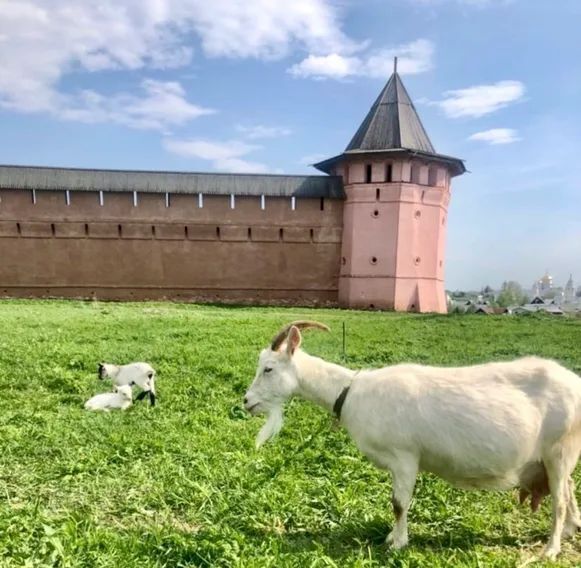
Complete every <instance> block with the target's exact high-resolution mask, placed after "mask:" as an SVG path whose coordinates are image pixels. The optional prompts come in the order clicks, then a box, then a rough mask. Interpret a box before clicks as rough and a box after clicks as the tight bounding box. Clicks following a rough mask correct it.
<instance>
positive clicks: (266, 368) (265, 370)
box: [264, 367, 272, 373]
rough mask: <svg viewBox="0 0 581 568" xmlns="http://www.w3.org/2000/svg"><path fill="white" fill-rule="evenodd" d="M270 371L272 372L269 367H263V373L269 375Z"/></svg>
mask: <svg viewBox="0 0 581 568" xmlns="http://www.w3.org/2000/svg"><path fill="white" fill-rule="evenodd" d="M270 371H272V368H271V367H264V372H265V373H270Z"/></svg>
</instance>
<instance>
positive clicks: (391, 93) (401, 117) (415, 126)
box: [313, 58, 466, 176]
mask: <svg viewBox="0 0 581 568" xmlns="http://www.w3.org/2000/svg"><path fill="white" fill-rule="evenodd" d="M380 153H389V154H390V155H393V156H402V155H405V156H408V157H412V156H418V157H420V158H424V159H427V160H431V161H435V162H440V163H443V164H445V165H446V166H447V167H448V171H449V172H450V175H452V176H457V175H461V174H463V173H464V172H466V167H465V166H464V163H463V161H462V160H460V159H458V158H454V157H452V156H447V155H445V154H438V153H436V150H435V149H434V146H433V145H432V143H431V142H430V139H429V137H428V134H427V132H426V130H425V128H424V126H423V124H422V121H421V120H420V117H419V116H418V113H417V111H416V108H415V107H414V104H413V103H412V100H411V98H410V96H409V94H408V92H407V90H406V88H405V87H404V84H403V82H402V80H401V77H400V76H399V74H398V73H397V58H396V59H395V61H394V70H393V74H392V76H391V77H390V78H389V81H388V82H387V84H386V85H385V87H383V89H382V90H381V93H379V96H378V97H377V99H376V100H375V102H374V103H373V106H372V107H371V110H370V111H369V112H368V113H367V116H366V117H365V119H364V120H363V122H362V123H361V126H360V127H359V128H358V129H357V132H356V133H355V136H353V138H352V140H351V142H349V144H348V145H347V148H345V151H344V152H343V153H342V154H339V155H338V156H334V157H332V158H328V159H327V160H323V161H322V162H318V163H316V164H313V165H314V167H315V168H317V169H318V170H321V171H322V172H325V173H328V174H330V173H332V172H333V171H334V168H335V166H336V164H337V163H339V162H342V161H345V160H348V159H350V158H352V157H353V156H354V155H362V154H369V155H371V154H380Z"/></svg>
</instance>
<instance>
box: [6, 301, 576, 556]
mask: <svg viewBox="0 0 581 568" xmlns="http://www.w3.org/2000/svg"><path fill="white" fill-rule="evenodd" d="M305 316H306V317H309V318H316V319H318V320H320V321H323V322H325V323H327V324H329V325H330V326H331V327H332V330H333V333H332V334H331V335H329V334H323V333H320V332H316V331H313V332H309V333H308V336H307V335H306V336H305V341H304V348H305V349H306V350H307V351H309V352H310V353H313V354H317V355H320V356H323V357H325V358H327V359H329V360H332V361H335V362H339V363H343V364H346V365H348V366H352V367H355V368H357V367H370V366H376V365H385V364H391V363H396V362H400V361H415V362H420V363H434V364H445V365H453V364H454V365H455V364H469V363H476V362H484V361H489V360H504V359H510V358H513V357H515V356H519V355H525V354H538V355H542V356H546V357H551V358H555V359H557V360H559V361H561V362H562V363H564V364H565V365H567V366H568V367H570V368H572V369H573V370H575V371H576V372H578V373H581V320H569V319H556V318H555V319H550V318H549V317H490V316H488V317H487V316H419V315H398V314H382V313H360V312H348V311H335V310H317V311H312V310H305V309H300V310H299V309H261V308H225V307H224V308H220V307H215V306H206V307H201V306H193V305H174V304H102V303H97V302H94V303H84V302H56V301H55V302H32V301H31V302H26V301H4V302H0V325H1V334H0V385H1V391H0V445H1V451H0V566H2V567H5V566H6V567H9V566H19V567H20V566H71V567H81V566H87V567H105V566H107V567H131V566H139V567H153V566H167V567H174V566H175V567H178V566H244V567H247V566H249V567H252V566H273V567H281V566H301V567H302V566H338V567H344V566H430V567H431V566H434V567H436V566H445V565H446V566H480V567H489V566H517V565H519V564H523V563H524V564H527V563H528V562H529V561H531V560H532V559H533V558H534V555H535V554H538V553H540V552H541V550H542V544H543V543H544V542H545V540H546V538H547V535H548V530H549V504H548V502H546V503H545V504H544V505H543V508H542V510H541V511H540V513H537V514H536V515H533V514H532V513H531V512H530V509H527V508H524V507H519V506H518V505H517V499H516V492H515V491H513V492H507V493H484V492H475V493H467V492H462V491H459V490H455V489H452V488H451V487H449V486H448V485H446V484H445V483H443V482H441V481H439V480H437V479H435V478H434V477H431V476H429V475H422V476H421V477H420V479H419V481H418V485H417V489H416V494H415V498H414V501H413V503H412V509H411V513H410V537H411V540H410V547H409V548H408V549H406V550H404V551H399V552H391V551H389V550H388V549H386V547H385V546H384V544H383V540H384V538H385V536H386V534H387V532H388V530H389V528H390V526H391V523H392V520H393V516H392V512H391V505H390V500H391V491H390V489H391V486H390V479H389V475H387V474H385V473H383V472H381V471H379V470H377V469H375V468H374V467H373V466H372V465H371V464H369V463H368V462H367V461H366V460H365V459H364V458H363V457H362V456H360V454H359V453H358V452H357V450H356V449H355V447H354V445H353V444H352V443H351V442H350V441H349V439H348V437H347V436H346V435H345V433H344V432H343V431H340V430H336V429H333V428H332V421H331V418H330V417H329V416H327V415H325V414H324V413H323V411H321V410H320V409H318V408H316V407H314V406H312V405H310V404H309V403H306V402H303V401H299V400H295V401H293V402H292V403H291V404H290V405H289V407H288V411H287V419H286V423H285V427H284V428H283V431H282V432H281V434H280V435H279V437H278V438H276V439H275V440H274V441H273V442H272V443H270V444H268V445H266V446H265V447H264V448H263V449H262V450H261V451H260V452H256V451H255V450H254V437H255V435H256V433H257V431H258V429H259V428H260V426H261V424H262V419H259V418H254V419H250V418H249V417H248V416H247V415H246V414H245V413H244V411H243V410H242V406H241V398H242V396H243V394H244V392H245V390H246V388H247V386H248V385H249V384H250V382H251V380H252V377H253V374H254V370H255V364H256V357H257V355H258V352H259V350H260V349H261V348H263V347H264V346H266V344H267V342H268V340H269V339H270V338H271V337H272V335H273V334H274V333H275V332H276V331H277V329H278V328H279V326H280V325H281V324H283V323H287V322H288V321H290V320H293V319H297V318H299V317H303V318H304V317H305ZM343 322H345V323H346V326H347V351H346V355H345V356H344V355H343V353H342V342H341V325H342V323H343ZM101 360H105V361H108V362H128V361H134V360H146V361H149V362H150V363H152V364H153V365H154V367H156V369H157V370H158V380H157V389H158V397H159V398H158V406H156V407H155V408H153V409H151V408H149V407H148V406H147V405H146V404H143V403H138V404H137V405H135V406H134V407H133V408H131V409H129V410H128V411H127V412H125V413H111V414H105V415H104V414H95V413H88V412H86V411H84V410H83V407H82V406H83V402H84V401H85V400H86V399H87V398H89V397H90V396H92V395H93V394H94V393H96V392H99V391H103V390H107V389H108V388H109V386H108V385H105V384H103V383H100V382H99V381H98V380H97V378H96V366H97V363H98V362H99V361H101ZM580 469H581V468H580ZM577 480H578V482H579V481H581V476H580V475H579V472H577ZM558 565H561V566H579V565H581V536H578V537H577V540H576V541H573V542H566V543H565V544H564V546H563V553H562V556H561V557H560V559H559V562H558Z"/></svg>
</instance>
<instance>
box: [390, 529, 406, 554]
mask: <svg viewBox="0 0 581 568" xmlns="http://www.w3.org/2000/svg"><path fill="white" fill-rule="evenodd" d="M385 544H387V546H389V547H390V548H393V550H399V549H400V548H404V547H406V546H407V544H408V537H407V535H404V536H401V535H397V534H394V531H391V532H390V533H389V534H388V535H387V538H386V539H385Z"/></svg>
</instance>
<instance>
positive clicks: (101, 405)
mask: <svg viewBox="0 0 581 568" xmlns="http://www.w3.org/2000/svg"><path fill="white" fill-rule="evenodd" d="M114 388H115V392H104V393H102V394H97V395H95V396H94V397H93V398H90V399H89V400H88V401H87V402H85V408H86V409H87V410H103V411H105V412H109V410H125V409H127V408H129V407H130V406H131V405H132V404H133V391H132V389H131V386H130V385H122V386H120V387H114Z"/></svg>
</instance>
